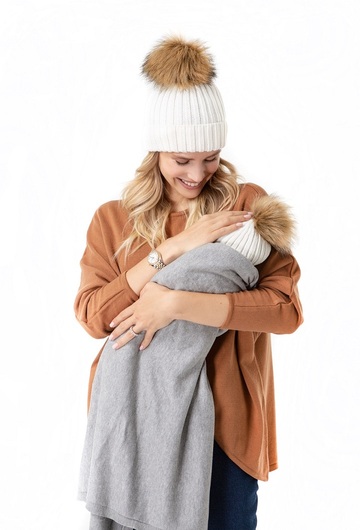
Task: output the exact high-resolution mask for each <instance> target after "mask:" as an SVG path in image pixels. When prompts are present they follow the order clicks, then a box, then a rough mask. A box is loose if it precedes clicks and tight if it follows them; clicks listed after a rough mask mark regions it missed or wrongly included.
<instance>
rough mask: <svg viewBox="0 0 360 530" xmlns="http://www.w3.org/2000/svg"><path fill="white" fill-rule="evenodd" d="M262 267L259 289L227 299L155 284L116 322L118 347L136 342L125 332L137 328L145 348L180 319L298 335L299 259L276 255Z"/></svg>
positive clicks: (223, 326)
mask: <svg viewBox="0 0 360 530" xmlns="http://www.w3.org/2000/svg"><path fill="white" fill-rule="evenodd" d="M259 268H260V279H259V283H258V286H257V288H256V289H253V290H250V291H242V292H239V293H229V294H224V295H223V294H208V293H194V292H188V291H171V290H169V289H167V288H165V287H162V286H159V285H157V284H154V283H152V282H150V283H149V284H147V285H146V286H145V288H144V289H143V291H142V292H141V294H140V298H139V300H138V301H137V302H135V303H134V304H133V305H131V306H129V307H128V308H127V309H125V310H124V311H122V312H121V313H120V314H119V315H118V316H117V317H116V318H115V319H114V321H113V327H114V328H115V329H114V331H113V333H112V336H111V338H112V339H113V340H116V343H114V348H115V349H117V348H120V347H121V346H123V345H124V344H126V343H127V342H128V341H129V340H131V339H132V334H131V333H129V334H127V333H125V332H126V331H127V330H128V329H129V328H130V327H131V326H134V327H136V330H135V331H136V332H140V331H144V332H145V334H144V339H143V341H142V345H141V347H142V349H143V348H145V347H147V346H148V345H149V344H150V342H151V340H152V338H153V336H154V334H155V333H156V331H158V330H159V329H161V328H163V327H164V326H166V325H168V324H169V323H170V322H171V321H172V320H177V319H179V320H187V321H190V322H195V323H198V324H203V325H208V326H214V327H219V328H222V329H236V330H239V331H258V332H268V333H292V332H294V331H295V330H296V329H297V328H298V327H299V326H300V324H301V323H302V321H303V316H302V308H301V303H300V300H299V297H298V291H297V282H298V280H299V278H300V270H299V266H298V264H297V262H296V260H295V258H294V257H293V256H290V255H288V256H281V255H280V254H279V253H278V252H275V251H273V252H272V253H271V255H270V257H269V258H268V259H267V260H266V262H265V263H264V264H262V266H260V267H259Z"/></svg>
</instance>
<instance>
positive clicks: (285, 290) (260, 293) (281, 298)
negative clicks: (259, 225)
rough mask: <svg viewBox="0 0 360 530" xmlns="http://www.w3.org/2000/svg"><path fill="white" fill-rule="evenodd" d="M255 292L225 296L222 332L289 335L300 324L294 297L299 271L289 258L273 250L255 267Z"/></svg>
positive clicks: (296, 291)
mask: <svg viewBox="0 0 360 530" xmlns="http://www.w3.org/2000/svg"><path fill="white" fill-rule="evenodd" d="M258 268H259V273H260V277H259V282H258V285H257V287H256V288H255V289H253V290H251V291H243V292H240V293H234V294H227V297H228V299H229V302H230V304H229V312H228V315H227V318H226V320H225V322H224V323H223V324H222V325H221V328H224V329H236V330H239V331H255V332H265V333H278V334H282V333H293V332H294V331H295V330H296V329H297V328H298V327H299V326H300V325H301V324H302V322H303V313H302V306H301V302H300V299H299V294H298V287H297V284H298V281H299V279H300V268H299V265H298V263H297V261H296V259H295V258H294V257H293V256H292V255H287V256H281V255H280V254H279V253H278V252H276V251H275V250H273V251H272V253H271V254H270V256H269V258H268V259H267V260H266V261H265V262H264V263H263V264H262V265H260V266H259V267H258Z"/></svg>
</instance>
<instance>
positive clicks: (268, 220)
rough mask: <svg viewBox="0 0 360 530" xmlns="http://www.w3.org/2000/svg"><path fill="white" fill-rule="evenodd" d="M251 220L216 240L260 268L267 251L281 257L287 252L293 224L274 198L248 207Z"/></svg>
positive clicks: (261, 200) (286, 211)
mask: <svg viewBox="0 0 360 530" xmlns="http://www.w3.org/2000/svg"><path fill="white" fill-rule="evenodd" d="M251 211H252V214H253V215H252V218H251V219H250V220H249V221H246V222H245V223H244V224H243V226H242V227H241V228H239V229H238V230H235V231H234V232H231V233H230V234H228V235H226V236H223V237H220V238H219V239H218V242H221V243H225V244H226V245H228V246H230V247H232V248H233V249H234V250H237V251H238V252H240V254H242V255H243V256H245V258H248V259H249V260H250V261H251V262H252V264H253V265H260V263H262V262H263V261H265V260H266V258H267V257H268V256H269V254H270V252H271V247H274V248H275V249H276V250H278V251H279V252H281V253H282V254H288V253H290V252H291V245H292V242H293V240H294V238H295V220H294V218H293V216H292V214H291V212H290V208H289V206H288V205H287V204H285V203H284V202H282V201H281V200H280V199H279V198H278V197H276V196H275V195H264V196H261V197H258V198H257V199H255V200H254V202H253V203H252V205H251Z"/></svg>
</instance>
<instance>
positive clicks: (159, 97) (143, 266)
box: [75, 38, 302, 530]
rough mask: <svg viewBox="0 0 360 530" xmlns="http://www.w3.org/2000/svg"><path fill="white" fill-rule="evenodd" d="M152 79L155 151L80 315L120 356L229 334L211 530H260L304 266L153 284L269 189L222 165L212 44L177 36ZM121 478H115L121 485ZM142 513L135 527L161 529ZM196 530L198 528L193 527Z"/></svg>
mask: <svg viewBox="0 0 360 530" xmlns="http://www.w3.org/2000/svg"><path fill="white" fill-rule="evenodd" d="M143 72H144V74H145V75H146V76H147V77H148V78H149V79H150V81H151V87H150V99H149V106H148V108H149V114H148V118H147V124H148V128H147V147H148V150H149V154H148V156H147V157H146V158H145V160H144V162H143V164H142V165H141V167H140V168H139V169H138V171H137V175H136V177H135V179H134V180H133V181H132V182H131V183H130V184H129V185H128V186H127V188H126V189H125V191H124V194H123V199H122V201H121V202H120V203H119V202H118V201H112V202H110V203H107V204H105V205H103V206H101V207H100V208H99V209H98V210H97V212H96V213H95V216H94V218H93V220H92V223H91V225H90V227H89V231H88V242H87V247H86V249H85V252H84V255H83V258H82V260H81V267H82V278H81V285H80V289H79V292H78V294H77V297H76V302H75V310H76V315H77V318H78V319H79V321H80V322H81V323H82V325H83V326H84V327H85V329H86V330H87V331H88V332H89V333H90V334H91V335H92V336H94V337H96V338H101V337H106V336H110V339H111V340H112V341H113V343H114V350H115V351H116V350H119V349H120V352H119V353H121V347H122V346H124V345H125V344H127V343H128V342H129V341H133V340H134V339H135V338H136V340H138V341H139V349H140V351H144V350H146V348H147V347H148V346H149V345H150V344H151V342H152V340H153V338H154V335H155V334H156V332H157V331H159V330H161V329H163V328H165V327H166V326H168V325H169V324H170V323H171V322H173V321H176V320H185V321H189V322H193V323H197V324H202V325H206V326H213V327H215V328H220V329H222V330H228V331H227V332H226V333H223V334H222V335H220V336H219V337H218V338H217V339H216V340H215V342H214V345H213V346H212V348H211V350H210V352H209V354H208V357H207V375H208V378H209V381H210V384H211V389H212V393H213V397H214V404H215V445H214V455H213V469H212V477H211V490H210V508H209V522H208V528H209V529H211V530H215V529H216V530H219V529H224V530H232V529H235V528H236V529H249V530H250V529H253V528H256V508H257V481H258V480H259V479H260V480H267V478H268V472H269V471H271V470H273V469H275V468H276V467H277V456H276V433H275V411H274V389H273V374H272V362H271V348H270V336H269V333H291V332H293V331H295V330H296V329H297V327H298V326H299V325H300V324H301V322H302V312H301V305H300V301H299V298H298V293H297V282H298V279H299V276H300V272H299V267H298V265H297V262H296V260H295V259H294V257H293V256H292V255H290V254H287V255H282V254H281V253H280V252H278V251H276V250H275V249H272V251H271V254H270V256H269V257H268V258H267V259H266V261H265V262H264V263H262V264H261V265H259V266H258V271H259V282H258V285H257V287H256V288H255V289H253V290H249V291H243V292H238V293H227V294H212V293H204V292H196V293H194V292H187V291H184V290H170V289H168V288H166V287H164V286H161V285H159V284H157V283H155V282H152V281H151V280H152V278H153V277H154V275H155V274H156V273H157V271H158V270H159V269H160V270H161V269H162V268H163V267H166V265H168V264H170V263H172V262H174V261H175V260H176V259H177V258H179V257H180V256H183V255H184V254H185V253H188V252H189V251H192V250H193V249H196V248H198V247H200V246H202V245H204V244H206V243H212V242H214V241H216V240H217V239H219V238H221V237H223V236H227V235H228V234H230V233H231V232H233V231H234V230H236V229H239V227H241V226H243V223H245V222H247V221H248V220H249V219H251V216H252V213H251V211H250V205H251V204H252V203H253V200H254V199H255V198H256V197H258V196H261V195H264V194H265V192H264V190H262V188H260V187H259V186H257V185H254V184H246V183H239V181H238V177H237V175H236V171H235V168H234V167H233V166H232V165H231V164H229V163H228V162H226V161H224V160H222V159H221V157H220V153H221V149H222V147H223V146H224V144H225V137H226V122H225V113H224V108H223V103H222V99H221V96H220V93H219V91H218V89H217V87H216V86H215V84H214V82H213V79H214V76H215V72H214V68H213V65H212V60H211V57H210V56H209V55H208V54H207V53H206V50H205V48H204V47H203V46H202V45H201V44H199V43H197V42H184V41H182V40H181V39H178V38H175V39H166V40H164V41H163V42H161V43H160V44H159V45H158V46H156V47H155V48H154V50H153V51H152V52H151V53H150V54H149V55H148V56H147V58H146V60H145V62H144V65H143ZM139 334H141V339H139ZM98 358H99V356H98ZM98 358H97V359H96V361H95V362H94V365H93V369H92V377H91V380H92V378H93V376H94V372H95V370H96V366H97V362H98ZM90 389H91V385H90ZM114 428H118V426H114ZM119 467H120V468H121V464H120V463H119ZM116 472H117V470H116V469H109V470H108V475H109V477H110V476H112V475H113V474H114V473H116ZM109 480H110V478H109ZM190 480H191V477H190ZM88 507H89V509H90V511H92V512H93V515H92V519H91V525H92V526H91V528H94V529H95V528H98V529H101V530H103V529H105V528H122V526H124V525H125V527H126V521H125V520H124V518H123V517H119V514H118V513H116V511H114V510H113V509H112V508H111V507H108V508H107V509H106V510H104V511H101V510H99V507H98V506H96V507H95V506H94V510H92V509H91V508H92V505H91V503H88ZM177 509H178V510H180V511H181V506H180V507H177ZM183 509H184V508H183ZM159 510H161V499H160V505H159ZM135 515H136V514H135ZM135 515H133V516H132V517H131V518H129V523H130V524H131V526H130V528H136V530H142V529H154V528H158V529H159V528H160V527H159V526H156V525H155V524H153V523H152V522H151V521H144V520H137V519H136V516H135ZM171 524H173V523H171ZM121 525H122V526H121ZM165 528H166V530H172V529H175V528H176V526H171V525H169V526H164V527H162V530H165ZM178 528H180V527H178ZM181 528H182V530H183V529H184V528H185V527H184V526H182V527H181ZM186 528H188V529H189V530H191V529H192V528H195V526H194V527H193V526H191V522H189V523H188V526H187V527H186ZM196 528H198V526H196Z"/></svg>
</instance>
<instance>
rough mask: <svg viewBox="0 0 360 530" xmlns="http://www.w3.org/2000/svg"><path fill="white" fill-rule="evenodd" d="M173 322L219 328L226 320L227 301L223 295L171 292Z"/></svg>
mask: <svg viewBox="0 0 360 530" xmlns="http://www.w3.org/2000/svg"><path fill="white" fill-rule="evenodd" d="M170 296H172V297H173V302H172V307H173V311H174V312H173V317H174V320H188V321H190V322H195V323H196V324H203V325H205V326H213V327H216V328H219V327H220V326H221V325H222V324H223V322H225V320H226V319H227V316H228V312H229V306H230V303H229V300H228V298H227V296H226V295H225V294H209V293H194V292H188V291H171V294H170Z"/></svg>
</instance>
